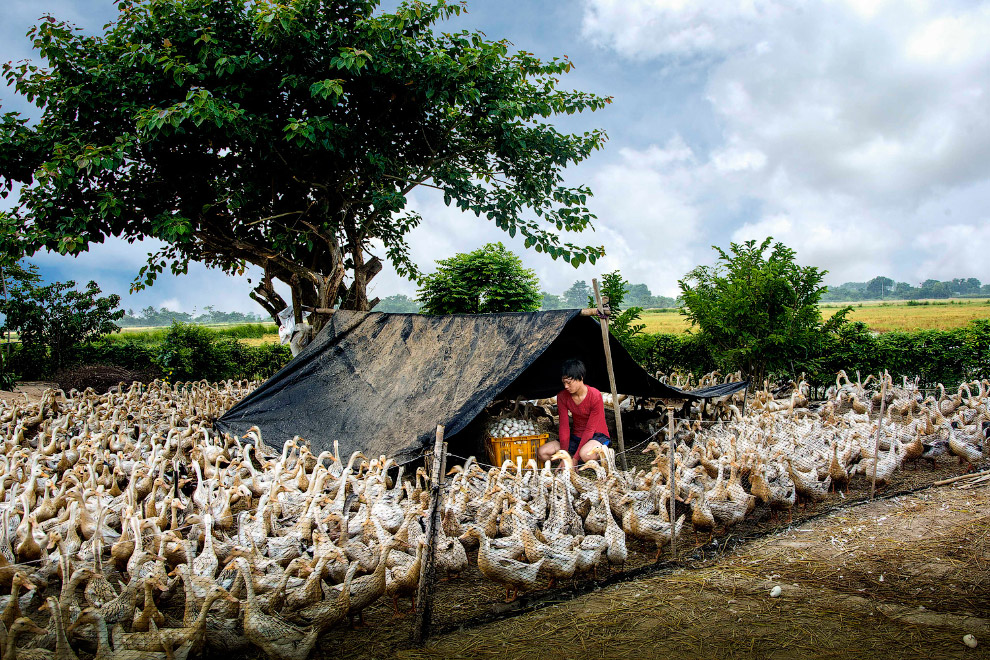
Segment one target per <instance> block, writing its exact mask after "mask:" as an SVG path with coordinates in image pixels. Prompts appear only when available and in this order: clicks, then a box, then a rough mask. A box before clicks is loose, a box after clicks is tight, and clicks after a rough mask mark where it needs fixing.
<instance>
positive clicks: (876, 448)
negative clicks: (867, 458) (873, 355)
mask: <svg viewBox="0 0 990 660" xmlns="http://www.w3.org/2000/svg"><path fill="white" fill-rule="evenodd" d="M857 375H858V374H857ZM882 378H883V382H882V383H881V384H880V419H878V420H877V440H876V442H875V443H873V482H872V483H871V484H870V499H871V500H872V499H873V495H874V493H876V491H877V463H879V462H880V432H881V431H882V430H883V413H884V409H885V408H886V407H887V374H886V373H884V374H883V376H882Z"/></svg>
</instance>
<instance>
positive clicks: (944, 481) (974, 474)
mask: <svg viewBox="0 0 990 660" xmlns="http://www.w3.org/2000/svg"><path fill="white" fill-rule="evenodd" d="M984 476H990V470H983V471H982V472H972V473H970V474H963V475H960V476H958V477H951V478H949V479H942V480H941V481H936V482H935V483H933V484H932V485H933V486H944V485H945V484H951V483H955V482H957V481H964V480H966V479H975V478H976V477H980V478H982V477H984Z"/></svg>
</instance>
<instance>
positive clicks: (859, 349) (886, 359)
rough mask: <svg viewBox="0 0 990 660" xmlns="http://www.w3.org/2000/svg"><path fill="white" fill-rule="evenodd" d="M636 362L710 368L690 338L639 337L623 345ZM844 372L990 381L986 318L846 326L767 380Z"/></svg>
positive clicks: (707, 353)
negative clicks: (933, 325)
mask: <svg viewBox="0 0 990 660" xmlns="http://www.w3.org/2000/svg"><path fill="white" fill-rule="evenodd" d="M627 349H629V350H630V353H631V354H632V355H633V357H635V358H636V359H637V360H638V361H639V362H640V364H642V365H643V366H644V367H645V368H646V369H647V370H649V371H650V372H652V373H656V372H658V371H659V372H662V373H670V372H671V371H673V370H675V369H678V370H681V371H690V372H692V373H694V374H695V375H700V374H703V373H707V372H710V371H712V370H714V369H715V367H716V360H715V357H714V356H713V354H712V351H711V347H710V346H706V345H704V344H703V343H702V342H701V341H699V338H698V337H697V336H695V335H690V334H679V335H674V334H663V333H658V334H653V335H642V336H641V337H640V338H639V339H638V340H637V343H635V344H633V345H632V346H631V347H630V346H627ZM840 369H844V370H845V371H846V372H847V373H849V374H850V375H851V374H853V373H855V372H856V371H857V370H858V371H859V372H860V373H861V374H863V376H864V377H865V375H866V374H869V373H879V372H880V371H881V370H883V369H886V370H887V371H889V372H890V373H891V374H893V375H895V376H900V375H906V376H909V377H914V376H918V377H919V378H920V380H919V385H920V386H921V387H932V386H934V385H935V384H936V383H942V384H944V385H945V386H946V387H955V386H957V385H958V384H959V383H960V382H962V381H965V380H971V379H974V378H988V377H990V320H976V321H971V322H970V323H969V325H967V326H966V327H964V328H957V329H955V330H919V331H916V332H887V333H883V334H880V333H877V332H873V331H871V330H870V329H869V328H868V327H867V326H866V325H865V324H864V323H859V322H852V323H847V324H845V325H844V326H842V327H841V328H840V329H839V330H838V332H836V333H835V334H829V335H823V336H821V337H820V338H819V341H816V342H815V343H814V345H812V346H810V347H809V350H808V352H807V354H806V355H805V357H804V358H802V359H801V360H800V361H795V362H794V363H793V365H792V367H791V370H789V371H786V372H784V371H776V372H773V373H771V374H770V377H771V378H796V377H797V376H798V375H800V374H801V373H802V372H804V374H805V377H806V378H807V380H808V382H809V383H810V384H811V385H812V386H813V387H817V388H825V387H827V386H828V385H830V384H832V383H834V382H835V374H836V373H838V371H839V370H840Z"/></svg>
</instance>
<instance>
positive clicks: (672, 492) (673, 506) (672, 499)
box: [667, 407, 677, 559]
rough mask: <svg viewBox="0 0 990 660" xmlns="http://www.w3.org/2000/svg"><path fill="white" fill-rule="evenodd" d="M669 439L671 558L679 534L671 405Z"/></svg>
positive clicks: (668, 410)
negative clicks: (676, 528) (676, 527)
mask: <svg viewBox="0 0 990 660" xmlns="http://www.w3.org/2000/svg"><path fill="white" fill-rule="evenodd" d="M667 440H668V443H669V445H670V456H669V457H668V458H669V459H670V472H669V476H668V477H667V485H669V486H670V558H671V559H675V558H676V557H677V536H676V535H675V534H674V532H675V527H674V525H675V522H676V521H677V518H676V517H675V514H676V511H677V481H676V477H675V476H674V445H675V444H676V443H675V442H674V409H673V408H671V407H668V408H667Z"/></svg>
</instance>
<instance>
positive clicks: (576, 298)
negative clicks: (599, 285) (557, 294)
mask: <svg viewBox="0 0 990 660" xmlns="http://www.w3.org/2000/svg"><path fill="white" fill-rule="evenodd" d="M592 293H593V292H592V290H591V287H590V286H589V285H588V283H587V282H582V281H581V280H577V281H575V282H574V284H572V285H571V288H569V289H568V290H567V291H564V302H565V303H567V309H581V308H582V307H584V306H585V303H586V302H587V300H588V298H589V297H590V296H591V295H592Z"/></svg>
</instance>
